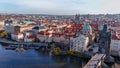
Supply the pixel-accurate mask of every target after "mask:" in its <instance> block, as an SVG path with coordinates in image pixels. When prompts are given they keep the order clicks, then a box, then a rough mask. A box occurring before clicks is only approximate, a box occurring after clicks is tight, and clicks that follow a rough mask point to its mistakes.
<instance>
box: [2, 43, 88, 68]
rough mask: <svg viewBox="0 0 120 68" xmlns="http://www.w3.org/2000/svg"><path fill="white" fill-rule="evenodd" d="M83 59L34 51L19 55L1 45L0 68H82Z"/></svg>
mask: <svg viewBox="0 0 120 68" xmlns="http://www.w3.org/2000/svg"><path fill="white" fill-rule="evenodd" d="M85 63H86V62H84V61H83V60H82V59H80V58H76V57H68V56H55V57H51V56H50V55H49V53H47V52H38V51H36V50H34V49H30V50H26V51H25V52H21V53H18V52H16V51H15V50H6V49H5V47H3V46H2V45H0V68H82V66H83V65H84V64H85Z"/></svg>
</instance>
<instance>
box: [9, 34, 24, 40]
mask: <svg viewBox="0 0 120 68" xmlns="http://www.w3.org/2000/svg"><path fill="white" fill-rule="evenodd" d="M11 38H12V39H13V40H16V41H20V40H21V39H23V38H24V37H23V34H11Z"/></svg>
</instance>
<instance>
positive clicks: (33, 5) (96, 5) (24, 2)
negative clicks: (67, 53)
mask: <svg viewBox="0 0 120 68" xmlns="http://www.w3.org/2000/svg"><path fill="white" fill-rule="evenodd" d="M119 6H120V0H0V13H18V14H55V15H73V14H118V13H120V8H119Z"/></svg>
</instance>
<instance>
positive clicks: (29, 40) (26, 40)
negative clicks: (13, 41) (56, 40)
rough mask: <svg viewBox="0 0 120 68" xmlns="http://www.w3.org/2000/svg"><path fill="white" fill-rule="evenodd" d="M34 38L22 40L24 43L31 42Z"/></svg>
mask: <svg viewBox="0 0 120 68" xmlns="http://www.w3.org/2000/svg"><path fill="white" fill-rule="evenodd" d="M34 40H35V39H34V38H24V42H33V41H34Z"/></svg>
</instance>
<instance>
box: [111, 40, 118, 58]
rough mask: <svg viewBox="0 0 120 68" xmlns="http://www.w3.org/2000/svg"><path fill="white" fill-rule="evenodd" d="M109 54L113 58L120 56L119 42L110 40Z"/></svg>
mask: <svg viewBox="0 0 120 68" xmlns="http://www.w3.org/2000/svg"><path fill="white" fill-rule="evenodd" d="M110 53H111V54H112V55H114V56H120V40H111V46H110Z"/></svg>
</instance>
